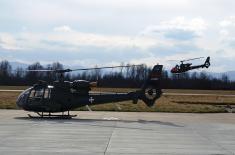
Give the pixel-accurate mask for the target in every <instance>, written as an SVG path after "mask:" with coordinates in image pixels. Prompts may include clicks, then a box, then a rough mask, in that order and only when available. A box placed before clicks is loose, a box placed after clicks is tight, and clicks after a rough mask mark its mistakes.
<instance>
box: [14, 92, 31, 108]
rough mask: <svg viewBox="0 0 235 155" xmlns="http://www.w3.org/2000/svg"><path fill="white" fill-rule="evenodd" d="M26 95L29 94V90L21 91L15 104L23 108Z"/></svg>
mask: <svg viewBox="0 0 235 155" xmlns="http://www.w3.org/2000/svg"><path fill="white" fill-rule="evenodd" d="M28 96H29V90H26V91H24V92H22V93H21V94H20V95H19V97H18V98H17V100H16V105H17V106H18V107H19V108H22V109H25V105H26V102H27V98H28Z"/></svg>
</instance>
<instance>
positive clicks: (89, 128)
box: [0, 110, 235, 155]
mask: <svg viewBox="0 0 235 155" xmlns="http://www.w3.org/2000/svg"><path fill="white" fill-rule="evenodd" d="M72 113H73V114H78V116H77V117H76V118H73V119H68V120H66V119H64V120H61V119H41V118H36V119H32V118H31V119H30V118H28V117H27V114H28V112H26V111H23V110H0V154H1V155H11V154H14V155H27V154H30V155H31V154H36V155H39V154H43V155H47V154H48V155H53V154H56V155H61V154H66V155H67V154H68V155H71V154H76V155H78V154H79V155H80V154H84V155H88V154H89V155H99V154H100V155H101V154H102V155H103V154H106V155H117V154H122V155H126V154H133V155H134V154H144V155H147V154H151V155H153V154H164V155H165V154H172V155H176V154H177V155H189V154H190V155H225V154H226V155H232V154H235V114H234V113H221V114H220V113H218V114H186V113H185V114H184V113H145V112H141V113H140V112H139V113H138V112H129V113H128V112H94V111H93V112H84V111H83V112H80V111H76V112H72ZM31 114H33V113H31Z"/></svg>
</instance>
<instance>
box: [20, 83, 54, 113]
mask: <svg viewBox="0 0 235 155" xmlns="http://www.w3.org/2000/svg"><path fill="white" fill-rule="evenodd" d="M52 88H53V87H52V86H46V87H31V88H28V89H26V90H25V91H23V92H22V93H21V94H20V95H19V97H18V99H17V102H16V104H17V106H18V107H20V108H23V109H28V108H27V107H28V106H29V105H30V104H38V103H41V101H42V100H49V99H50V97H51V89H52Z"/></svg>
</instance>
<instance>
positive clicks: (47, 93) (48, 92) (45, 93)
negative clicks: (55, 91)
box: [44, 88, 51, 98]
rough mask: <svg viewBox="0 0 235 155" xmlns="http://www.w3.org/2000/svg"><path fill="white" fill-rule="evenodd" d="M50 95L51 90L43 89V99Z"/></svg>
mask: <svg viewBox="0 0 235 155" xmlns="http://www.w3.org/2000/svg"><path fill="white" fill-rule="evenodd" d="M50 94H51V89H48V88H47V89H45V92H44V98H50Z"/></svg>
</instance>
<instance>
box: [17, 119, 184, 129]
mask: <svg viewBox="0 0 235 155" xmlns="http://www.w3.org/2000/svg"><path fill="white" fill-rule="evenodd" d="M14 119H18V120H25V121H31V122H37V123H41V122H42V123H43V122H46V123H53V124H54V123H55V124H73V123H79V125H87V126H94V127H114V128H125V129H138V130H156V128H155V129H154V127H153V126H152V125H153V124H155V125H164V126H169V127H178V128H180V127H184V126H181V125H177V124H174V123H171V122H162V121H148V120H142V119H139V120H136V121H133V120H107V119H79V118H72V119H59V118H41V117H38V118H29V117H15V118H14ZM138 123H139V124H144V126H142V127H139V126H138ZM137 126H138V127H137ZM155 127H156V126H155Z"/></svg>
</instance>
